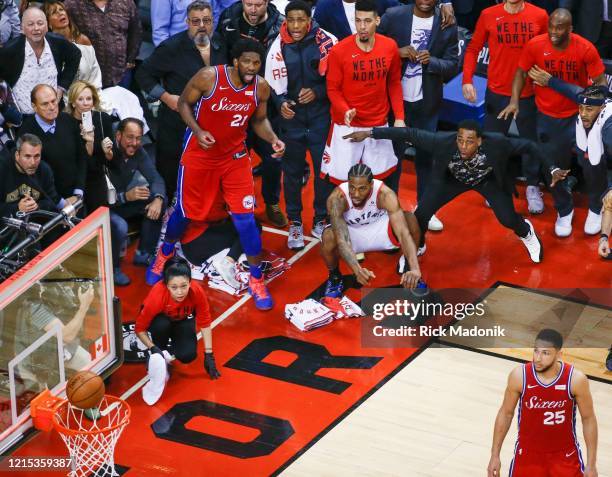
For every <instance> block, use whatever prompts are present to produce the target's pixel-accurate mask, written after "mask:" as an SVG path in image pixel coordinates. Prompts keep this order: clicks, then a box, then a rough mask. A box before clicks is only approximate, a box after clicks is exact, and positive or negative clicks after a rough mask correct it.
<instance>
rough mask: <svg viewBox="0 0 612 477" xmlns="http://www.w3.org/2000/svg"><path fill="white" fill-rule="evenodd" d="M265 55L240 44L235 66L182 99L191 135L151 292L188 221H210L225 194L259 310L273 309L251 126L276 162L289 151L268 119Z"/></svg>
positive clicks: (203, 79) (214, 73)
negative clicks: (257, 218)
mask: <svg viewBox="0 0 612 477" xmlns="http://www.w3.org/2000/svg"><path fill="white" fill-rule="evenodd" d="M264 55H265V52H264V50H263V47H262V46H261V44H260V43H258V42H256V41H254V40H248V39H244V40H240V41H239V42H238V43H236V45H234V48H233V49H232V56H233V57H234V60H233V65H232V66H229V65H225V66H216V67H208V68H202V69H201V70H200V71H198V73H197V74H196V75H195V76H194V77H193V78H192V79H191V80H190V81H189V83H188V84H187V87H186V88H185V91H183V94H182V95H181V97H180V98H179V105H178V108H179V112H180V114H181V117H182V118H183V121H185V123H186V124H187V127H188V130H187V135H186V139H185V148H184V151H183V156H182V157H181V167H180V169H179V181H178V194H177V205H176V208H175V210H174V212H173V213H172V215H171V216H170V219H169V220H168V226H167V229H166V236H165V239H164V242H163V244H162V246H161V248H160V250H158V252H157V257H156V259H155V260H154V261H153V263H152V264H151V266H150V267H149V270H147V282H148V283H149V284H151V285H153V284H155V283H156V282H158V281H159V280H160V279H161V277H162V273H163V268H164V264H165V262H166V261H167V260H168V259H169V258H170V257H172V256H173V255H174V247H175V244H176V241H177V240H179V239H180V238H181V236H182V235H183V232H184V231H185V228H186V226H187V224H188V223H189V221H190V220H204V219H206V218H207V216H208V215H209V212H210V209H211V208H212V206H213V204H214V201H215V198H216V196H217V193H218V191H219V190H221V191H222V193H223V198H224V199H225V202H226V203H227V205H228V206H229V210H230V212H231V213H232V221H233V222H234V225H235V227H236V230H237V231H238V235H239V236H240V242H241V243H242V247H243V249H244V252H245V254H246V255H247V259H248V261H249V267H250V272H251V277H250V280H249V291H250V293H251V295H252V296H253V300H254V301H255V306H256V307H257V308H258V309H261V310H269V309H271V308H272V306H273V302H272V297H271V296H270V294H269V293H268V290H267V288H266V285H265V283H264V280H263V274H262V270H261V267H260V263H261V258H260V254H261V235H260V232H259V229H258V228H257V224H256V222H255V215H254V213H253V212H254V206H255V191H254V186H253V175H252V172H251V159H250V157H249V152H248V150H247V149H246V146H245V143H244V141H245V139H246V130H247V127H248V126H249V119H251V121H250V125H251V127H252V128H253V131H255V134H257V135H258V136H259V137H261V138H262V139H263V140H265V141H266V142H268V143H270V144H271V146H272V149H273V150H274V151H275V153H274V155H275V156H276V157H282V155H283V154H284V152H285V144H284V143H283V142H282V141H280V140H279V139H278V137H277V136H276V134H275V133H274V131H273V130H272V127H271V125H270V122H269V121H268V118H267V116H266V108H267V102H268V98H269V97H270V86H269V85H268V83H267V82H266V81H265V80H264V79H262V78H261V77H259V76H257V73H258V71H259V69H260V67H261V63H262V59H263V57H264ZM196 104H197V108H196V109H195V114H194V106H196Z"/></svg>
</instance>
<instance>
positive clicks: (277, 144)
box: [251, 77, 285, 157]
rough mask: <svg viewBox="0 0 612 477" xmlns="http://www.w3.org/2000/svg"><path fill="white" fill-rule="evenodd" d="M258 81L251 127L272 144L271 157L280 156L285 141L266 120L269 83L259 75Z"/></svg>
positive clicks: (283, 152) (283, 149)
mask: <svg viewBox="0 0 612 477" xmlns="http://www.w3.org/2000/svg"><path fill="white" fill-rule="evenodd" d="M258 80H259V83H258V84H257V102H258V105H257V109H256V110H255V114H253V116H252V117H251V127H252V128H253V131H255V134H257V135H258V136H259V137H260V138H262V139H263V140H264V141H266V142H269V143H270V144H272V149H274V154H272V157H282V156H283V154H285V143H284V142H283V141H281V140H280V139H279V138H278V136H277V135H276V133H275V132H274V130H273V129H272V125H271V124H270V121H269V120H268V114H267V109H268V99H269V98H270V85H269V84H268V82H267V81H266V80H265V79H263V78H261V77H259V78H258Z"/></svg>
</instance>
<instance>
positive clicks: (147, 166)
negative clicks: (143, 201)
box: [138, 149, 166, 202]
mask: <svg viewBox="0 0 612 477" xmlns="http://www.w3.org/2000/svg"><path fill="white" fill-rule="evenodd" d="M140 154H141V155H140V157H139V160H138V169H139V170H140V172H141V173H142V175H143V176H145V178H146V179H147V181H148V182H149V184H150V185H151V195H153V196H155V195H161V196H163V197H164V202H166V186H165V184H164V180H163V179H162V177H161V175H159V172H157V169H155V165H153V161H152V160H151V158H150V157H149V155H148V154H147V152H146V151H145V150H144V149H141V150H140Z"/></svg>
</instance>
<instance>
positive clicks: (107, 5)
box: [65, 0, 142, 88]
mask: <svg viewBox="0 0 612 477" xmlns="http://www.w3.org/2000/svg"><path fill="white" fill-rule="evenodd" d="M65 5H66V9H67V10H68V12H69V13H70V18H71V19H72V21H74V22H75V24H76V26H77V27H78V29H79V30H80V31H81V32H82V33H83V34H85V35H87V37H88V38H89V40H90V41H91V43H92V45H93V47H94V50H95V51H96V57H97V58H98V63H99V64H100V69H101V70H102V87H104V88H108V87H110V86H116V85H119V86H124V87H129V84H130V82H131V78H132V69H133V68H134V62H135V61H136V56H138V50H139V49H140V42H141V40H142V26H141V24H140V19H139V18H138V10H137V8H136V4H135V3H134V1H133V0H112V1H109V0H66V2H65Z"/></svg>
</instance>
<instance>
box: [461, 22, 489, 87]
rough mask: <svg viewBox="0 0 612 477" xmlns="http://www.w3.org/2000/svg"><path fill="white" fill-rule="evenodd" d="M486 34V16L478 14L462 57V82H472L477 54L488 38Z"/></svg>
mask: <svg viewBox="0 0 612 477" xmlns="http://www.w3.org/2000/svg"><path fill="white" fill-rule="evenodd" d="M488 36H489V34H488V32H487V25H486V17H485V16H484V15H480V17H479V18H478V21H477V22H476V28H475V29H474V34H473V35H472V39H471V40H470V43H469V44H468V46H467V48H466V49H465V55H464V57H463V84H472V83H473V82H474V73H476V63H477V62H478V54H479V53H480V50H482V47H483V46H484V44H485V42H486V41H487V40H488Z"/></svg>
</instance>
